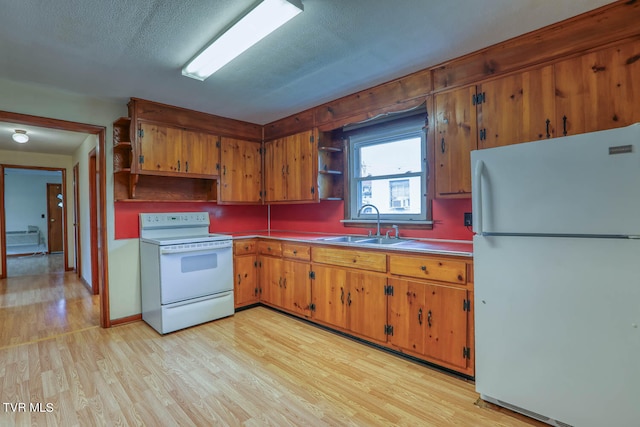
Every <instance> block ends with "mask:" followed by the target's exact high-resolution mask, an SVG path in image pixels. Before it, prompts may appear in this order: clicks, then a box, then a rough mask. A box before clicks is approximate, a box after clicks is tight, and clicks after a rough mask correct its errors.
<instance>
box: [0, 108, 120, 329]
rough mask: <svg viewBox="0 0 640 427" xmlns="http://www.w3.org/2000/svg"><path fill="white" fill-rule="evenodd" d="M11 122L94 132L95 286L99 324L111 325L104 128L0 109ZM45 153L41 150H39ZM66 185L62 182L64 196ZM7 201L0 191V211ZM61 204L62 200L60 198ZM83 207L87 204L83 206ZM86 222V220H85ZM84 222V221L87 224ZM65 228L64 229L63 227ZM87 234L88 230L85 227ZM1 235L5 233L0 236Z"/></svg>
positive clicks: (0, 272)
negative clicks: (96, 278)
mask: <svg viewBox="0 0 640 427" xmlns="http://www.w3.org/2000/svg"><path fill="white" fill-rule="evenodd" d="M2 122H4V123H10V124H11V125H12V127H13V125H24V126H36V127H41V128H46V129H51V130H59V131H69V132H79V133H84V134H90V135H95V136H96V139H97V143H96V148H95V149H96V175H95V182H96V190H97V191H96V195H95V200H96V203H97V204H98V206H97V208H96V223H97V224H96V230H95V234H96V236H97V238H96V240H97V247H98V258H99V259H98V268H97V276H98V284H97V286H98V288H99V295H98V297H99V303H98V304H97V305H99V311H100V315H99V319H100V326H102V327H105V328H107V327H110V326H111V321H110V316H109V297H108V286H109V283H108V272H107V268H106V267H107V266H108V252H107V230H106V220H107V215H106V181H107V180H106V175H105V171H106V156H105V150H106V141H105V136H106V128H105V127H104V126H96V125H90V124H84V123H77V122H70V121H66V120H58V119H52V118H47V117H38V116H31V115H26V114H19V113H12V112H8V111H0V124H1V123H2ZM42 153H44V151H42ZM2 168H3V165H0V171H1V170H2ZM3 178H4V176H3V175H0V184H2V180H3ZM65 187H66V186H65V185H63V192H62V194H63V196H64V189H65ZM6 203H7V201H6V200H5V198H4V194H0V212H3V211H4V208H5V207H6ZM63 206H64V200H63ZM85 206H86V205H85ZM63 223H66V221H65V220H63ZM87 223H88V221H87ZM87 223H85V224H87ZM63 230H64V228H63ZM86 232H87V234H88V230H86ZM4 233H5V229H4V221H2V218H0V236H2V235H3V234H4ZM2 237H4V236H2ZM0 240H1V241H0V253H1V256H0V258H1V259H0V278H2V277H4V275H5V274H6V271H7V267H6V248H5V239H4V238H1V237H0ZM63 241H65V242H66V241H68V238H67V239H65V238H63ZM66 252H67V251H64V250H63V253H64V254H66ZM66 265H68V262H67V261H65V266H66Z"/></svg>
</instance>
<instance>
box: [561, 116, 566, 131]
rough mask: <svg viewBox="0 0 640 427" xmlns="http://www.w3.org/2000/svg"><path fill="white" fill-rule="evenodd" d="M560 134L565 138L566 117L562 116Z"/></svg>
mask: <svg viewBox="0 0 640 427" xmlns="http://www.w3.org/2000/svg"><path fill="white" fill-rule="evenodd" d="M562 133H563V135H564V136H567V116H562Z"/></svg>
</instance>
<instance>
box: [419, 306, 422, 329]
mask: <svg viewBox="0 0 640 427" xmlns="http://www.w3.org/2000/svg"><path fill="white" fill-rule="evenodd" d="M418 324H420V325H422V308H421V309H420V310H418Z"/></svg>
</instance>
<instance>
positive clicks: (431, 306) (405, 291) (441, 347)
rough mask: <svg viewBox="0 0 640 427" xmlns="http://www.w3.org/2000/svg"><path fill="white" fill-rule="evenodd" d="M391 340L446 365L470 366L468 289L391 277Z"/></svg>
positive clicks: (399, 346) (401, 346)
mask: <svg viewBox="0 0 640 427" xmlns="http://www.w3.org/2000/svg"><path fill="white" fill-rule="evenodd" d="M389 286H390V287H391V288H392V289H393V295H390V296H389V325H390V326H392V327H393V335H390V337H389V342H390V343H391V344H392V345H393V346H395V347H397V348H398V349H400V350H408V352H410V353H416V355H418V356H425V357H427V358H429V359H435V361H441V362H443V363H444V364H445V365H446V366H447V367H451V368H457V369H463V370H466V369H467V368H468V367H469V366H470V351H471V350H470V345H469V341H470V340H471V341H473V337H470V336H469V333H468V324H467V322H468V316H469V315H470V312H471V307H470V299H469V292H468V291H467V290H466V289H461V288H455V287H451V286H447V285H439V284H433V283H429V282H418V281H412V280H405V279H395V278H390V279H389Z"/></svg>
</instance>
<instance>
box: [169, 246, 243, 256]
mask: <svg viewBox="0 0 640 427" xmlns="http://www.w3.org/2000/svg"><path fill="white" fill-rule="evenodd" d="M230 248H231V245H228V246H227V245H225V246H209V247H206V248H203V247H199V248H198V247H195V248H182V249H168V248H163V247H160V255H173V254H176V255H177V254H184V253H188V252H219V251H223V250H229V249H230Z"/></svg>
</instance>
